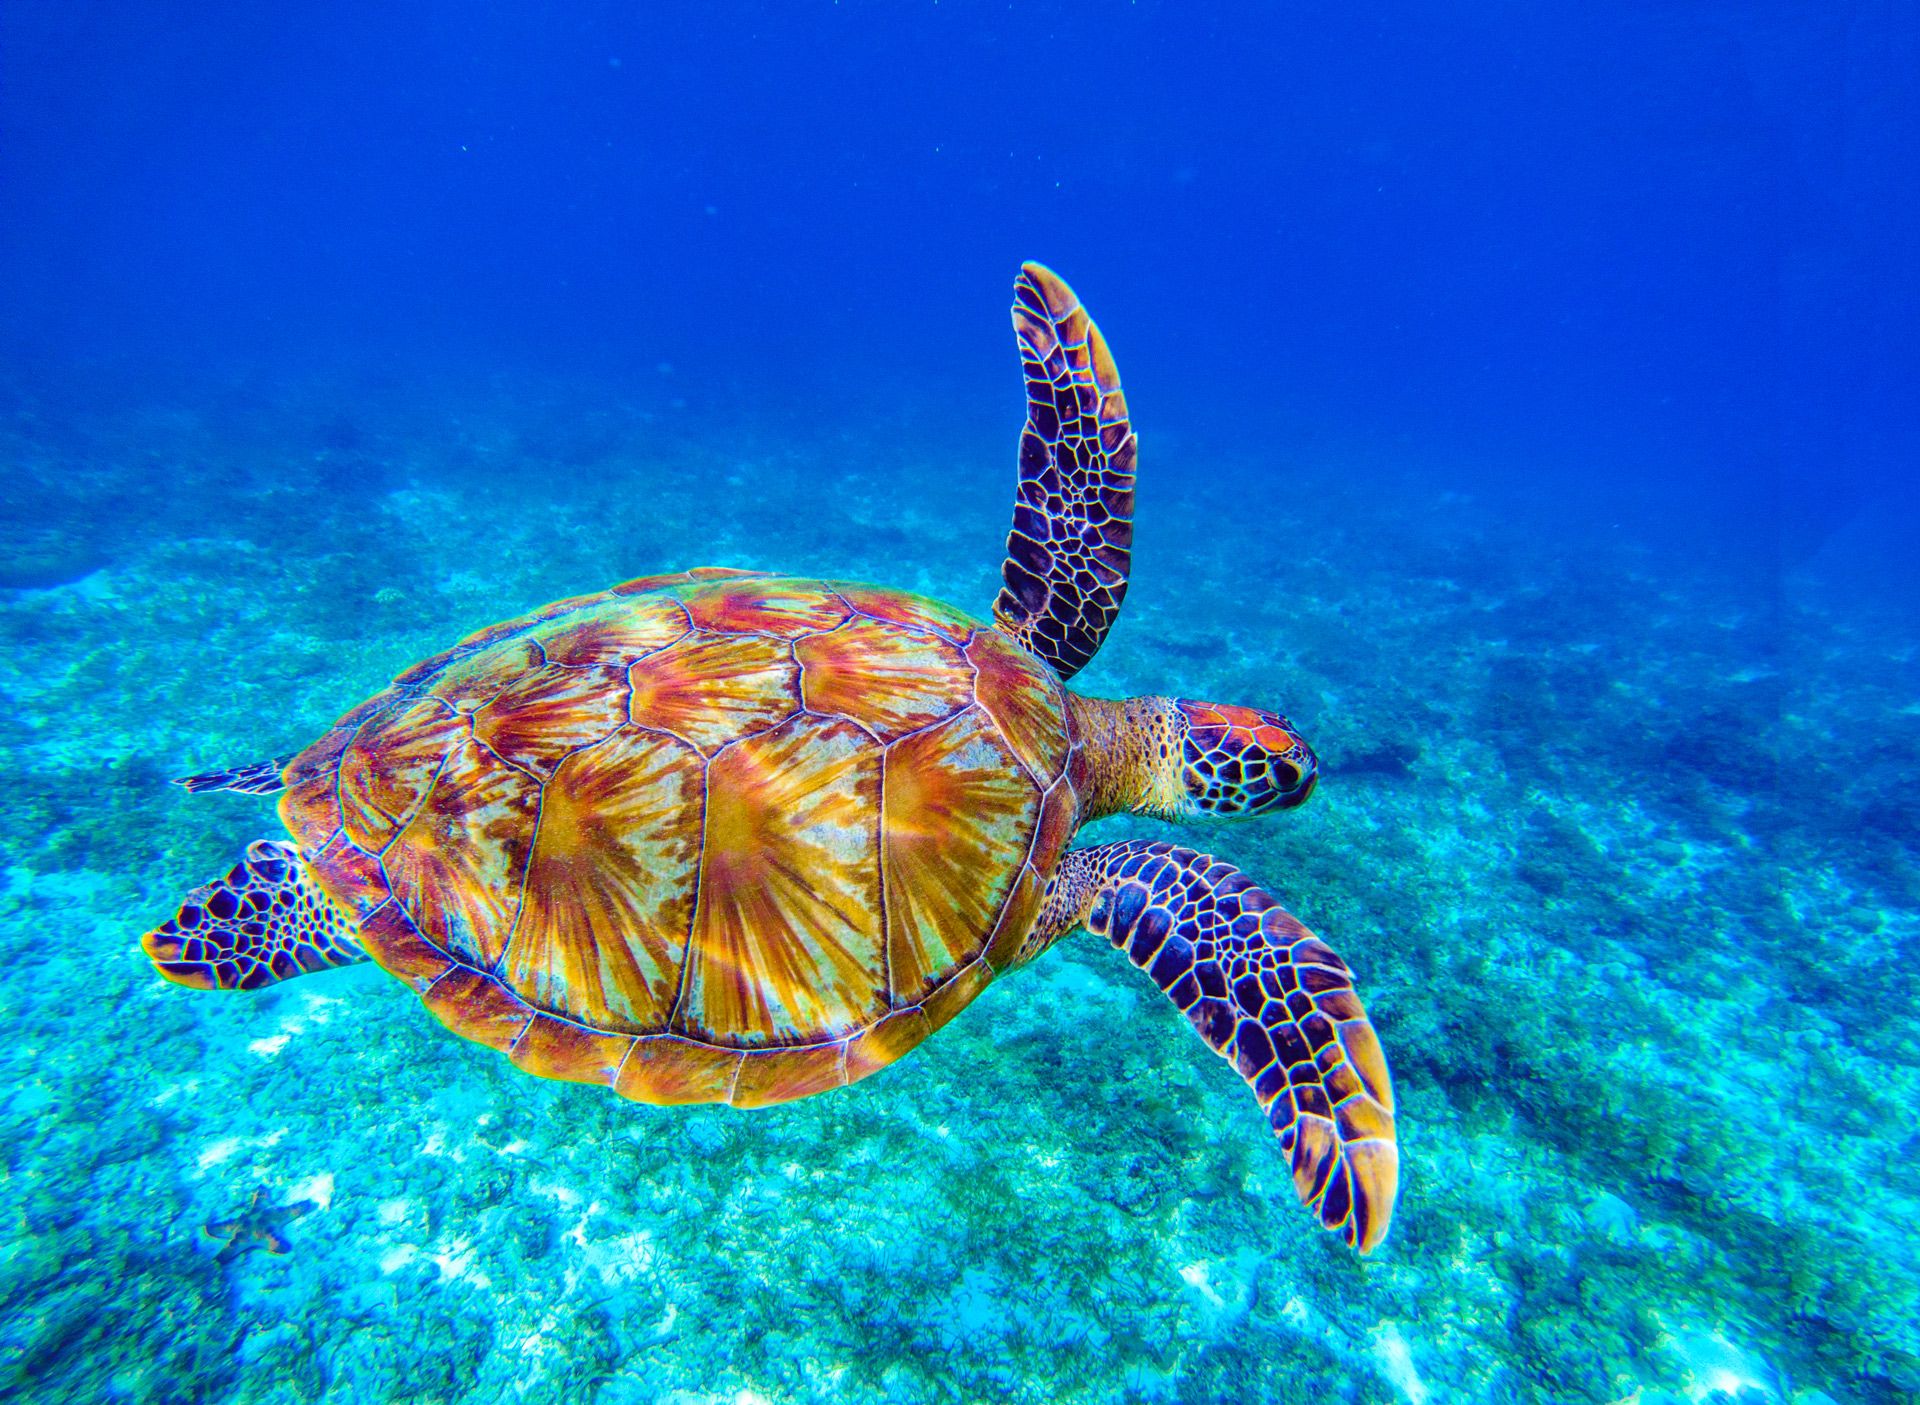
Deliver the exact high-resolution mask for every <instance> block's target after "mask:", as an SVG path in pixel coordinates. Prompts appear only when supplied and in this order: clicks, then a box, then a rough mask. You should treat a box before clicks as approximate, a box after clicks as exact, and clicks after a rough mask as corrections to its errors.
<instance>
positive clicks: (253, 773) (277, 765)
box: [174, 756, 293, 795]
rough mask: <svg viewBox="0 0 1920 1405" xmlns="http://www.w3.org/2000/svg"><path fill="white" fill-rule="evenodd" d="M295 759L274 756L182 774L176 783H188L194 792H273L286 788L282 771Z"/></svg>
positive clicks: (257, 793) (272, 793) (253, 793)
mask: <svg viewBox="0 0 1920 1405" xmlns="http://www.w3.org/2000/svg"><path fill="white" fill-rule="evenodd" d="M292 760H293V757H291V756H275V757H272V758H271V759H269V760H266V761H255V762H253V763H252V764H251V765H247V766H235V767H233V768H232V769H231V770H226V771H203V772H201V773H200V774H199V775H197V776H181V777H180V778H179V779H178V780H176V781H175V782H174V784H175V785H181V786H185V787H186V788H187V789H188V790H189V791H191V792H193V793H194V794H195V795H198V794H199V793H200V792H201V791H203V790H237V791H239V792H240V793H241V794H242V795H274V794H277V793H278V792H280V791H282V790H285V789H286V788H287V783H286V781H285V780H283V779H282V778H281V773H282V772H283V771H285V770H286V769H287V766H288V763H290V762H291V761H292Z"/></svg>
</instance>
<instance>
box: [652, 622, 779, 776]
mask: <svg viewBox="0 0 1920 1405" xmlns="http://www.w3.org/2000/svg"><path fill="white" fill-rule="evenodd" d="M627 680H628V686H629V687H630V688H631V689H632V702H631V704H630V711H631V715H632V718H633V720H634V721H635V722H636V723H638V724H639V725H641V726H643V727H655V728H658V729H660V730H661V731H665V732H671V733H673V734H674V735H675V736H677V737H684V738H685V739H686V740H687V741H689V742H692V743H693V744H694V745H695V746H697V747H699V748H701V749H702V750H703V751H707V752H709V753H710V752H712V751H713V750H715V749H717V748H719V747H722V746H725V745H726V744H727V743H728V742H731V741H734V740H737V739H738V738H739V737H741V736H743V735H747V734H749V733H752V732H756V731H762V730H764V729H766V728H768V727H771V726H773V725H774V724H776V723H778V722H781V721H784V720H785V719H786V718H788V717H791V716H793V714H794V713H796V712H798V711H799V710H800V665H798V664H797V663H795V662H794V661H793V650H792V648H791V647H789V646H788V645H787V644H786V643H785V642H783V641H782V640H779V639H774V638H770V637H768V636H767V635H721V634H704V633H693V634H689V635H687V636H686V637H685V638H684V639H682V640H680V641H679V642H678V643H676V644H673V645H670V646H669V647H667V648H665V649H662V650H660V651H659V652H658V653H655V654H649V655H648V656H647V657H646V658H644V659H641V660H640V661H638V662H637V663H635V664H634V665H633V666H632V667H631V668H629V669H628V670H627Z"/></svg>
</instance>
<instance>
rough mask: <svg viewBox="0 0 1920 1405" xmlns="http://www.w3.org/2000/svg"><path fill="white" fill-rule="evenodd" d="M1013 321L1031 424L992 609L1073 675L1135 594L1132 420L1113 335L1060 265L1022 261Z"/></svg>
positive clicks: (1005, 625)
mask: <svg viewBox="0 0 1920 1405" xmlns="http://www.w3.org/2000/svg"><path fill="white" fill-rule="evenodd" d="M1013 330H1014V336H1015V337H1016V339H1017V340H1018V342H1019V345H1020V361H1021V364H1022V366H1023V367H1024V369H1025V371H1026V377H1027V426H1026V428H1025V429H1024V430H1023V431H1021V434H1020V484H1019V488H1018V490H1017V492H1016V495H1015V497H1014V502H1013V529H1012V531H1010V532H1009V533H1008V534H1007V559H1006V563H1005V564H1004V565H1003V566H1001V568H1000V575H1001V579H1002V580H1004V581H1005V582H1006V585H1005V588H1004V589H1002V590H1001V592H1000V598H999V599H998V600H996V601H994V605H993V617H994V619H995V620H996V621H997V622H998V623H999V626H1000V628H1001V629H1002V630H1004V631H1005V632H1006V633H1008V634H1010V635H1012V636H1013V638H1015V639H1017V640H1018V641H1019V642H1020V643H1021V644H1023V645H1024V646H1026V647H1027V648H1028V649H1031V650H1032V651H1033V652H1034V653H1036V654H1038V655H1039V656H1040V657H1041V658H1043V659H1045V660H1046V661H1047V662H1048V663H1049V664H1051V665H1053V670H1054V672H1056V673H1058V674H1059V675H1060V677H1061V679H1062V680H1063V681H1064V680H1065V679H1068V678H1071V677H1073V675H1074V674H1076V673H1078V672H1079V671H1080V670H1081V669H1082V668H1084V667H1085V666H1086V663H1087V660H1088V659H1090V658H1092V657H1093V656H1094V653H1095V651H1097V650H1098V649H1099V647H1100V644H1101V642H1102V641H1103V640H1104V639H1105V638H1106V637H1107V631H1108V630H1109V629H1111V628H1113V622H1114V620H1115V619H1116V618H1118V617H1119V614H1120V602H1121V601H1122V600H1124V599H1125V598H1126V594H1127V570H1128V567H1129V565H1130V564H1131V562H1132V558H1133V463H1134V448H1135V441H1134V433H1133V426H1132V425H1131V424H1129V423H1128V421H1127V401H1126V397H1125V396H1124V395H1122V394H1121V393H1120V372H1119V371H1118V370H1116V369H1115V368H1114V364H1113V357H1112V356H1111V355H1110V354H1109V353H1108V351H1107V343H1106V339H1105V338H1104V337H1102V336H1101V335H1100V329H1099V328H1098V327H1096V326H1094V325H1093V319H1092V318H1090V317H1088V316H1087V312H1086V309H1085V308H1083V307H1081V306H1080V300H1079V299H1078V298H1076V297H1075V296H1074V295H1073V289H1071V288H1069V287H1068V286H1067V285H1066V284H1065V283H1063V282H1061V281H1060V279H1059V277H1058V276H1057V275H1056V274H1054V273H1053V271H1052V270H1051V269H1048V268H1044V267H1042V266H1041V265H1040V264H1037V263H1029V264H1023V265H1022V266H1021V269H1020V276H1019V278H1017V279H1016V280H1014V285H1013Z"/></svg>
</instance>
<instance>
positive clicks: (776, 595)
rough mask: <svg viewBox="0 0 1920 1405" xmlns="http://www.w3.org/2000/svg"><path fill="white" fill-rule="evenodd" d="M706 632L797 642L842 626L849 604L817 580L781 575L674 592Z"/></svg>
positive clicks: (733, 579) (710, 583) (716, 582)
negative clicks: (804, 579) (750, 634)
mask: <svg viewBox="0 0 1920 1405" xmlns="http://www.w3.org/2000/svg"><path fill="white" fill-rule="evenodd" d="M674 593H675V594H676V595H678V596H679V598H680V603H681V604H683V605H685V606H686V607H687V613H688V614H689V615H691V616H692V617H693V622H694V623H695V624H696V625H698V626H699V627H700V628H701V629H709V630H713V631H714V632H715V633H719V634H744V633H757V634H776V635H779V636H780V637H781V638H782V639H793V638H796V637H798V636H799V635H802V634H812V633H815V632H817V631H819V630H823V629H833V628H835V627H837V626H838V625H840V624H841V623H842V622H843V621H844V620H845V619H846V618H847V615H848V613H849V611H848V609H847V606H846V605H845V603H843V602H842V601H841V599H840V598H839V597H838V596H837V595H835V594H833V593H832V592H831V591H829V590H827V589H825V588H824V587H822V586H820V585H817V584H815V583H813V582H811V581H796V580H792V579H788V578H784V577H780V576H749V577H731V578H727V579H722V580H713V581H707V582H704V583H702V584H700V585H695V586H688V587H686V588H684V589H682V590H678V591H675V592H674Z"/></svg>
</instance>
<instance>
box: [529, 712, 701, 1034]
mask: <svg viewBox="0 0 1920 1405" xmlns="http://www.w3.org/2000/svg"><path fill="white" fill-rule="evenodd" d="M704 780H705V769H704V766H703V764H702V761H701V757H700V753H699V752H697V751H695V750H694V749H693V748H692V747H690V746H688V745H687V744H686V743H684V742H681V741H678V740H676V739H675V738H672V737H668V736H663V735H661V734H660V733H657V732H644V731H640V730H639V729H637V728H630V729H628V730H626V731H623V732H621V733H619V734H618V735H616V736H613V737H610V738H608V739H607V740H606V741H604V742H601V743H599V744H598V745H595V746H591V747H588V748H586V749H585V750H583V751H577V752H575V753H574V754H573V755H571V756H569V757H567V759H566V760H564V761H562V762H561V763H560V764H559V766H558V767H557V768H556V769H555V771H554V773H553V776H552V778H551V779H550V780H549V781H548V782H547V785H546V789H545V791H544V792H543V793H542V795H541V800H540V822H539V828H538V830H537V832H536V834H535V836H534V841H533V853H532V857H531V859H530V860H529V863H528V866H527V882H526V887H525V893H526V896H525V898H524V900H523V902H522V905H521V910H520V920H519V922H518V924H517V925H516V926H515V927H514V931H513V936H512V939H511V940H510V941H509V942H508V944H507V951H506V957H505V959H504V961H502V963H501V967H500V970H501V975H502V976H503V977H504V978H505V979H506V980H508V981H509V982H510V983H511V984H513V986H514V987H515V988H516V989H518V990H520V991H521V992H522V993H523V994H525V995H526V997H527V998H528V999H529V1000H530V1001H532V1003H533V1004H535V1005H537V1006H540V1007H542V1008H545V1009H548V1010H552V1011H554V1012H556V1013H558V1014H562V1015H566V1016H568V1017H570V1018H573V1019H576V1020H582V1021H585V1022H587V1023H589V1024H597V1025H599V1026H601V1027H602V1028H607V1029H613V1030H621V1031H628V1032H632V1033H647V1032H652V1031H657V1030H659V1029H661V1028H663V1027H664V1026H665V1024H666V1020H667V1015H668V1013H669V1012H670V1011H671V1009H672V1008H673V1001H674V996H675V994H676V993H677V991H678V990H679V986H680V970H681V966H682V964H683V963H684V961H685V959H686V947H687V932H688V928H689V926H690V924H691V922H692V920H693V902H694V893H695V889H696V885H697V882H698V879H699V864H700V813H701V805H702V789H703V786H704Z"/></svg>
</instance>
